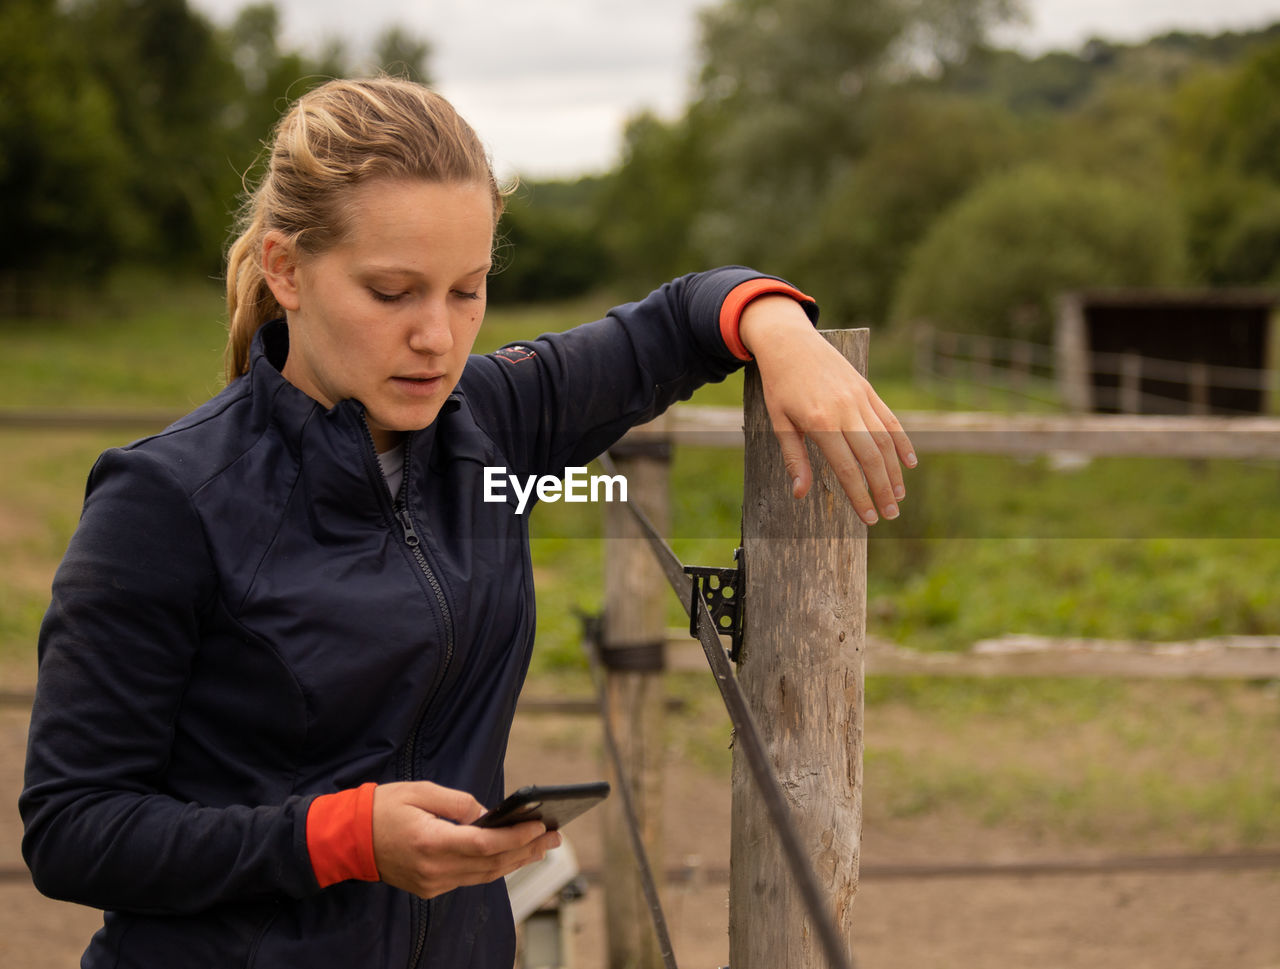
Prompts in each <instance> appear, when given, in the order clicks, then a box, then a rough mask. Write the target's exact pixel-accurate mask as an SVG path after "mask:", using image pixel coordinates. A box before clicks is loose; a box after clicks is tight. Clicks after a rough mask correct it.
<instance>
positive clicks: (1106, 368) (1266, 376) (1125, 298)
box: [1056, 289, 1280, 415]
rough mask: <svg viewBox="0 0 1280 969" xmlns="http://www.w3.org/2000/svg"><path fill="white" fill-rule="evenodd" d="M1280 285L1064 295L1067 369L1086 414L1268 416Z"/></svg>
mask: <svg viewBox="0 0 1280 969" xmlns="http://www.w3.org/2000/svg"><path fill="white" fill-rule="evenodd" d="M1278 304H1280V291H1277V290H1264V289H1216V290H1159V289H1128V290H1124V289H1118V290H1093V291H1081V292H1072V293H1065V294H1063V295H1062V296H1061V297H1060V299H1059V304H1058V320H1057V332H1056V342H1057V373H1058V381H1059V386H1060V390H1061V393H1062V399H1063V400H1064V401H1065V402H1066V404H1067V406H1068V408H1069V409H1071V410H1073V411H1076V412H1102V413H1130V414H1223V415H1227V414H1261V413H1267V412H1269V411H1270V410H1272V409H1273V407H1274V405H1275V403H1276V401H1275V400H1274V397H1275V395H1276V393H1277V391H1276V387H1275V384H1274V379H1273V376H1274V370H1273V369H1269V366H1268V365H1269V361H1271V360H1272V359H1273V358H1272V354H1273V353H1274V352H1275V348H1274V347H1273V344H1274V338H1273V336H1272V330H1273V316H1274V313H1275V309H1276V307H1277V305H1278Z"/></svg>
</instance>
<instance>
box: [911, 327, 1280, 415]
mask: <svg viewBox="0 0 1280 969" xmlns="http://www.w3.org/2000/svg"><path fill="white" fill-rule="evenodd" d="M1085 370H1086V372H1085V373H1082V374H1077V375H1073V376H1072V377H1070V378H1069V379H1070V380H1071V381H1074V385H1073V386H1067V384H1066V381H1067V380H1068V377H1067V376H1066V375H1065V374H1064V373H1063V372H1062V368H1061V364H1060V356H1059V352H1058V350H1057V348H1056V347H1054V346H1051V345H1049V344H1044V343H1034V342H1031V341H1027V340H1018V339H1011V338H1008V337H997V336H988V335H985V334H979V333H956V332H949V331H943V330H936V329H934V328H933V327H930V326H923V325H922V326H920V327H919V328H918V329H917V331H916V338H915V353H914V373H915V379H916V381H917V382H918V383H919V384H920V385H921V386H923V387H927V388H929V389H930V390H932V391H933V392H935V393H937V394H939V396H941V397H943V398H944V399H947V400H949V401H951V402H958V401H961V400H968V401H969V402H971V403H974V404H977V405H980V406H987V405H990V404H993V403H997V402H998V403H1002V404H1003V405H1004V407H1005V408H1006V409H1009V410H1013V409H1016V408H1017V406H1018V402H1019V401H1032V402H1035V403H1038V404H1043V405H1047V406H1049V407H1052V408H1068V407H1070V408H1071V409H1077V410H1098V411H1111V412H1116V413H1121V414H1188V415H1193V416H1204V415H1208V414H1219V415H1241V416H1243V415H1252V414H1258V413H1260V412H1265V411H1266V410H1268V409H1271V408H1274V406H1275V402H1276V401H1280V372H1277V371H1276V370H1274V369H1272V368H1268V367H1239V366H1228V365H1223V364H1212V363H1208V362H1205V361H1203V360H1175V359H1168V358H1163V357H1154V356H1148V355H1144V354H1140V353H1136V352H1123V353H1115V352H1108V351H1100V350H1091V351H1089V352H1088V354H1087V358H1086V361H1085ZM1081 381H1083V383H1082V382H1081ZM1242 395H1243V396H1242ZM1242 401H1256V402H1257V406H1252V404H1251V405H1250V406H1241V402H1242Z"/></svg>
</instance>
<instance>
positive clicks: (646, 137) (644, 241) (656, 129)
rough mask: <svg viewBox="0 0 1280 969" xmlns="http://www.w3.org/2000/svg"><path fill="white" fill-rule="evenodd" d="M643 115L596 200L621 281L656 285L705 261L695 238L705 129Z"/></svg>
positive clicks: (630, 127)
mask: <svg viewBox="0 0 1280 969" xmlns="http://www.w3.org/2000/svg"><path fill="white" fill-rule="evenodd" d="M698 119H699V112H698V110H697V108H696V107H695V108H692V109H691V110H690V111H689V113H688V114H687V115H686V116H685V117H684V118H683V119H680V120H678V121H673V122H666V121H663V120H661V119H659V118H657V117H655V116H654V115H652V114H648V113H646V114H641V115H639V116H637V117H635V118H632V119H631V121H630V122H628V124H627V128H626V133H625V134H624V136H623V149H622V162H621V164H620V165H619V166H618V168H617V170H616V171H615V172H614V173H613V174H612V175H611V176H610V177H609V178H608V179H607V181H606V183H605V185H604V186H603V187H602V189H601V191H600V193H599V195H598V203H597V215H596V225H597V227H598V233H599V236H600V237H601V238H602V239H603V240H604V242H605V245H606V248H607V249H608V250H609V252H610V254H611V256H612V263H613V265H614V267H615V269H616V274H617V276H618V278H619V279H620V281H621V282H623V283H624V284H626V285H628V286H630V285H633V284H634V285H637V286H642V285H650V284H652V283H653V281H654V280H657V279H670V278H672V277H674V276H677V275H680V274H682V273H686V272H689V271H690V270H691V269H695V268H697V267H698V266H700V265H702V264H704V263H705V259H703V258H702V255H701V254H700V253H699V252H698V249H697V244H696V242H695V240H694V238H693V231H694V224H695V221H696V219H697V218H698V215H699V213H700V212H701V211H702V207H703V204H704V201H705V198H706V192H707V182H708V178H709V175H710V172H709V169H708V161H709V153H708V151H707V146H706V143H705V131H706V128H705V126H703V125H701V124H700V123H699V120H698Z"/></svg>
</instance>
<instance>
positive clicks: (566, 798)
mask: <svg viewBox="0 0 1280 969" xmlns="http://www.w3.org/2000/svg"><path fill="white" fill-rule="evenodd" d="M608 796H609V782H608V781H593V782H591V783H590V784H557V785H551V786H546V787H537V786H535V787H522V788H520V790H518V791H516V792H515V793H514V794H512V795H511V796H510V797H508V798H507V799H506V800H505V801H503V802H502V803H501V804H499V805H498V806H497V807H496V808H494V809H493V810H492V811H490V812H489V813H488V814H485V815H484V816H483V817H481V818H479V819H477V820H476V821H475V822H474V824H475V825H476V826H477V827H480V828H505V827H507V826H508V825H512V824H519V823H520V822H522V821H541V822H542V823H543V824H545V825H546V826H547V830H548V831H556V830H558V829H559V828H562V827H564V826H565V825H566V824H568V823H569V822H570V821H572V820H573V819H574V818H576V817H577V816H578V815H579V814H581V813H582V812H583V811H585V810H587V809H588V808H592V807H595V806H596V805H597V804H599V803H600V802H601V801H603V800H604V799H605V798H606V797H608Z"/></svg>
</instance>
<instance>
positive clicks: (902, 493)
mask: <svg viewBox="0 0 1280 969" xmlns="http://www.w3.org/2000/svg"><path fill="white" fill-rule="evenodd" d="M893 497H895V498H897V499H898V500H899V501H901V500H902V499H903V498H905V497H907V489H906V488H904V487H903V486H902V485H898V487H896V488H894V489H893Z"/></svg>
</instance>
